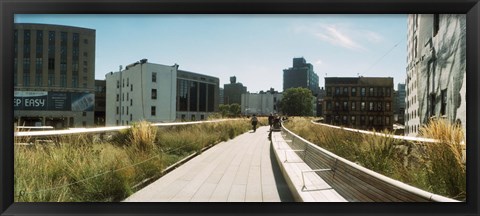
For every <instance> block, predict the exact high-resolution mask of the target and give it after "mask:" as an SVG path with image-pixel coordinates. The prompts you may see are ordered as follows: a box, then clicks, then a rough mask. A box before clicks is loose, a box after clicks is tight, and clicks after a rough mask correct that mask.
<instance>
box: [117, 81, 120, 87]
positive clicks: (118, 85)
mask: <svg viewBox="0 0 480 216" xmlns="http://www.w3.org/2000/svg"><path fill="white" fill-rule="evenodd" d="M117 88H120V80H117Z"/></svg>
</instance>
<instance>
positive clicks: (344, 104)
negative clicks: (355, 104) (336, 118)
mask: <svg viewBox="0 0 480 216" xmlns="http://www.w3.org/2000/svg"><path fill="white" fill-rule="evenodd" d="M343 111H348V102H347V101H344V102H343Z"/></svg>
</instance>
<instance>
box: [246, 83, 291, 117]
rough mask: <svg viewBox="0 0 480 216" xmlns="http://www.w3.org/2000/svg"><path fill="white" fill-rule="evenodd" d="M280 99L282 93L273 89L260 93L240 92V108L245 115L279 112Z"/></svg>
mask: <svg viewBox="0 0 480 216" xmlns="http://www.w3.org/2000/svg"><path fill="white" fill-rule="evenodd" d="M281 100H282V93H278V91H275V90H274V89H270V90H269V91H266V92H264V91H261V92H260V93H245V94H242V104H241V110H242V113H243V114H245V115H252V114H257V115H269V114H270V113H278V112H280V107H279V103H280V101H281Z"/></svg>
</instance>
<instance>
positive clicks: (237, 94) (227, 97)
mask: <svg viewBox="0 0 480 216" xmlns="http://www.w3.org/2000/svg"><path fill="white" fill-rule="evenodd" d="M245 93H247V87H246V86H243V84H242V83H239V82H237V77H235V76H233V77H230V84H224V85H223V96H224V99H223V103H224V104H234V103H236V104H238V105H240V104H241V103H242V94H245Z"/></svg>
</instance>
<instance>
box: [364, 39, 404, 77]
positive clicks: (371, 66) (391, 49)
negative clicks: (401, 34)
mask: <svg viewBox="0 0 480 216" xmlns="http://www.w3.org/2000/svg"><path fill="white" fill-rule="evenodd" d="M404 40H405V38H402V39H400V41H398V42H397V43H396V44H395V45H394V46H393V47H392V48H390V50H388V51H387V52H386V53H385V54H384V55H382V56H381V57H380V58H379V59H378V60H377V61H375V63H373V64H372V65H370V67H368V69H367V70H365V71H364V72H363V73H361V74H359V75H358V76H362V75H364V74H366V73H367V72H369V70H370V69H372V68H373V67H374V66H375V65H377V64H378V63H379V62H380V61H381V60H382V59H383V58H385V56H387V55H388V54H390V52H392V51H393V50H394V49H395V48H396V47H397V46H398V45H399V44H400V43H401V42H402V41H404Z"/></svg>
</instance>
